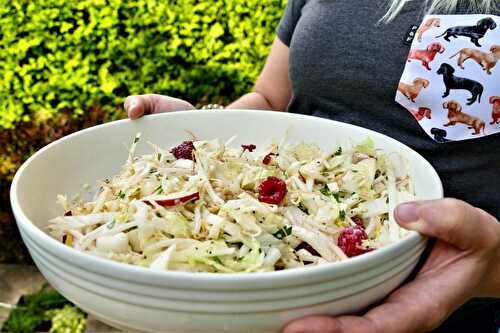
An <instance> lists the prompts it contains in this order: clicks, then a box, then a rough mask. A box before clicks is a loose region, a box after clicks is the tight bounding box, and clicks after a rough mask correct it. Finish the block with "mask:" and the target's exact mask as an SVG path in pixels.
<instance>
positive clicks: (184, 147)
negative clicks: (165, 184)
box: [170, 141, 194, 160]
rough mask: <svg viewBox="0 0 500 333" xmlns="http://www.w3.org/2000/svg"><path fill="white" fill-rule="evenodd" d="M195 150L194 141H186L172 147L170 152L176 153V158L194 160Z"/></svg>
mask: <svg viewBox="0 0 500 333" xmlns="http://www.w3.org/2000/svg"><path fill="white" fill-rule="evenodd" d="M193 150H194V145H193V141H184V142H183V143H181V144H180V145H178V146H177V147H174V148H172V150H170V152H171V153H172V154H174V156H175V158H176V159H181V158H183V159H186V160H193Z"/></svg>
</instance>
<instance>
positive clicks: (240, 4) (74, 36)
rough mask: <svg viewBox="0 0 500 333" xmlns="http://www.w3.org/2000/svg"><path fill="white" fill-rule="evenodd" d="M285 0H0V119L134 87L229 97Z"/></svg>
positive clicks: (258, 57)
mask: <svg viewBox="0 0 500 333" xmlns="http://www.w3.org/2000/svg"><path fill="white" fill-rule="evenodd" d="M285 2H286V1H285V0H246V1H241V0H220V1H211V0H203V1H200V0H178V1H173V0H132V1H125V0H65V1H60V0H35V1H30V0H12V1H8V0H0V110H1V112H0V129H1V128H4V129H9V128H14V127H15V126H16V124H18V123H19V122H30V121H33V120H35V121H42V122H43V121H45V120H47V119H49V118H51V117H52V116H53V115H54V114H56V113H58V112H60V111H61V110H70V111H71V113H72V114H73V115H74V116H77V117H78V116H81V115H82V114H83V113H84V112H86V111H87V110H88V109H89V108H91V107H94V108H96V107H97V108H101V109H104V110H105V111H106V113H108V114H113V113H115V112H116V111H117V110H118V109H119V108H120V105H121V103H122V102H123V98H124V97H125V96H127V95H129V94H141V93H147V92H155V93H160V94H168V95H174V96H176V97H180V98H185V99H187V100H189V101H190V102H192V103H193V104H197V103H198V102H208V101H213V102H227V101H229V100H231V99H233V98H236V97H237V96H239V95H241V94H243V93H245V92H247V91H248V90H249V89H250V88H251V86H252V85H253V83H254V82H255V79H256V78H257V75H258V73H259V71H260V69H261V67H262V65H263V62H264V60H265V58H266V56H267V54H268V51H269V47H270V45H271V42H272V40H273V37H274V30H275V28H276V26H277V24H278V22H279V19H280V16H281V13H282V9H283V8H284V5H285Z"/></svg>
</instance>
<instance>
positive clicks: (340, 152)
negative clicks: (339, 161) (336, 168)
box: [334, 147, 342, 156]
mask: <svg viewBox="0 0 500 333" xmlns="http://www.w3.org/2000/svg"><path fill="white" fill-rule="evenodd" d="M334 155H335V156H339V155H342V147H338V148H337V151H336V152H335V154H334Z"/></svg>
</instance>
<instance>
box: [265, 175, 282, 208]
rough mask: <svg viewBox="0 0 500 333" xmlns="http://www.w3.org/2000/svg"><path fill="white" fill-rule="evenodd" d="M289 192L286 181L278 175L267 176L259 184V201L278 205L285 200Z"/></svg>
mask: <svg viewBox="0 0 500 333" xmlns="http://www.w3.org/2000/svg"><path fill="white" fill-rule="evenodd" d="M287 192H288V191H287V189H286V184H285V182H284V181H282V180H281V179H279V178H276V177H267V178H266V179H265V180H264V181H263V182H262V183H260V185H259V201H262V202H265V203H268V204H275V205H277V204H279V203H280V202H281V201H283V199H284V198H285V196H286V194H287Z"/></svg>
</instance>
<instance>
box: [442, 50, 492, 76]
mask: <svg viewBox="0 0 500 333" xmlns="http://www.w3.org/2000/svg"><path fill="white" fill-rule="evenodd" d="M457 55H458V60H457V65H458V67H460V68H462V69H465V68H464V62H465V61H466V60H467V59H472V60H474V61H475V62H477V63H478V64H479V65H481V67H482V68H483V70H485V71H486V73H488V74H491V69H492V68H493V67H495V65H496V64H497V62H498V59H500V45H492V46H491V47H490V53H486V52H483V51H480V50H476V49H470V48H464V49H461V50H460V51H458V52H457V53H455V54H454V55H452V56H451V57H450V59H451V58H453V57H455V56H457Z"/></svg>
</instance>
